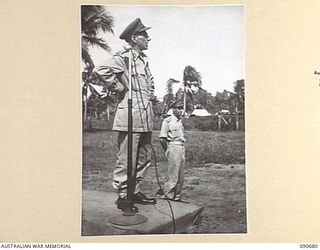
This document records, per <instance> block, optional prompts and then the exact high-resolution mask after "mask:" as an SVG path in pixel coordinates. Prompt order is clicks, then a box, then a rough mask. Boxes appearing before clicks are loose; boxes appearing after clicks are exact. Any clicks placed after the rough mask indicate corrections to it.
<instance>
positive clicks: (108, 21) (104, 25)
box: [81, 5, 114, 36]
mask: <svg viewBox="0 0 320 250" xmlns="http://www.w3.org/2000/svg"><path fill="white" fill-rule="evenodd" d="M81 16H82V22H81V32H82V33H84V34H86V35H87V36H96V35H97V34H98V32H99V31H103V32H110V33H112V34H113V26H114V24H113V23H114V19H113V17H112V16H111V15H110V13H109V12H107V11H106V9H105V8H104V7H103V6H99V5H93V6H90V5H85V6H82V8H81Z"/></svg>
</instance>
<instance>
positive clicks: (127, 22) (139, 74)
mask: <svg viewBox="0 0 320 250" xmlns="http://www.w3.org/2000/svg"><path fill="white" fill-rule="evenodd" d="M244 10H245V8H244V6H243V5H205V6H202V5H152V6H148V5H81V6H80V19H81V27H80V28H79V30H80V42H81V57H80V62H79V63H80V68H81V76H80V78H81V83H80V84H81V94H80V98H81V100H80V102H81V103H82V107H81V109H82V169H81V181H82V183H81V184H82V185H81V188H82V190H81V199H82V200H81V236H104V235H157V234H231V235H232V234H247V231H248V223H247V217H248V214H247V210H248V207H247V200H248V197H247V192H246V190H247V174H246V165H245V164H246V153H245V151H246V150H245V149H246V147H245V138H246V137H245V135H246V132H245V130H246V129H245V128H246V125H245V120H246V119H245V106H246V105H245V85H246V84H245V80H246V79H245V22H244V18H245V17H244V16H245V11H244Z"/></svg>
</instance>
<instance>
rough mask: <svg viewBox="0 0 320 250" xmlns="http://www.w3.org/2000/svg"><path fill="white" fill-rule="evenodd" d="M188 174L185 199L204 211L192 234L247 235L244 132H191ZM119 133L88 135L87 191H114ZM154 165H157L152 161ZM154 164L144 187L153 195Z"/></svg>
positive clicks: (160, 157)
mask: <svg viewBox="0 0 320 250" xmlns="http://www.w3.org/2000/svg"><path fill="white" fill-rule="evenodd" d="M158 136H159V132H158V131H154V133H153V147H154V149H155V152H156V158H157V170H158V173H159V175H160V179H161V180H163V179H164V176H165V168H166V166H165V156H164V152H163V150H162V149H161V146H160V143H159V139H158ZM186 139H187V141H188V142H187V144H186V161H187V164H186V175H185V182H184V187H183V198H184V199H185V200H187V201H189V202H190V203H192V204H197V205H199V206H203V207H205V210H204V212H203V221H202V223H201V224H200V225H199V226H198V227H194V228H192V231H191V233H245V232H246V231H247V225H246V192H245V191H246V188H245V165H244V163H245V143H244V139H245V138H244V132H243V131H241V132H199V131H186ZM116 142H117V134H116V133H115V132H112V131H101V130H96V131H95V132H84V134H83V175H82V177H83V183H82V184H83V189H91V190H97V191H104V192H113V191H114V190H113V188H112V186H111V182H112V170H113V168H114V164H115V161H116V151H117V148H116V145H117V143H116ZM153 162H154V161H153ZM156 179H157V178H156V172H155V168H154V164H152V166H151V167H150V168H149V169H148V173H147V176H146V178H145V182H144V185H143V188H144V190H145V193H146V194H148V195H150V196H154V195H155V193H156V191H157V190H158V188H159V187H158V185H157V181H156Z"/></svg>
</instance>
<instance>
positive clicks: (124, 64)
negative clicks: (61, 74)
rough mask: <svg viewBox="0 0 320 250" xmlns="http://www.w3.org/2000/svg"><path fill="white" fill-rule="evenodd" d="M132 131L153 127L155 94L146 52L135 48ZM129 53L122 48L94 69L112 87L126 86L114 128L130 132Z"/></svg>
mask: <svg viewBox="0 0 320 250" xmlns="http://www.w3.org/2000/svg"><path fill="white" fill-rule="evenodd" d="M132 53H133V56H132V59H133V61H132V71H131V72H132V107H133V108H132V122H133V125H132V131H133V132H148V131H152V129H153V110H152V103H151V101H150V99H151V97H152V95H153V93H154V83H153V77H152V75H151V72H150V69H149V64H148V60H147V57H146V55H145V54H143V53H141V54H138V52H136V51H135V50H132ZM128 65H129V52H128V51H125V50H123V51H119V52H118V53H116V54H115V55H114V56H113V57H112V58H111V59H109V60H107V61H105V62H104V63H102V64H101V65H99V66H97V67H96V68H95V69H94V73H96V74H97V75H98V76H99V77H100V79H102V81H103V85H105V86H106V87H107V88H109V89H112V86H114V85H116V84H119V83H120V84H122V85H123V86H124V88H125V90H124V93H122V94H123V97H122V99H121V100H120V102H119V104H118V107H117V111H116V114H115V118H114V123H113V130H117V131H128V97H129V92H128V88H129V71H128Z"/></svg>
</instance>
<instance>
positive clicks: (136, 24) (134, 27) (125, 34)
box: [120, 17, 151, 42]
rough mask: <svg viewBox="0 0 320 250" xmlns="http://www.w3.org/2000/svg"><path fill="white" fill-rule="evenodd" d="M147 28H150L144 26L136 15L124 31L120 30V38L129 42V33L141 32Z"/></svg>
mask: <svg viewBox="0 0 320 250" xmlns="http://www.w3.org/2000/svg"><path fill="white" fill-rule="evenodd" d="M148 29H151V27H146V26H144V25H143V23H142V22H141V19H140V18H139V17H138V18H136V19H135V20H134V21H133V22H132V23H130V24H129V25H128V26H127V27H126V28H125V29H124V31H122V33H121V35H120V39H124V40H125V41H126V42H129V41H130V37H131V35H135V34H138V33H141V32H143V31H146V30H148Z"/></svg>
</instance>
